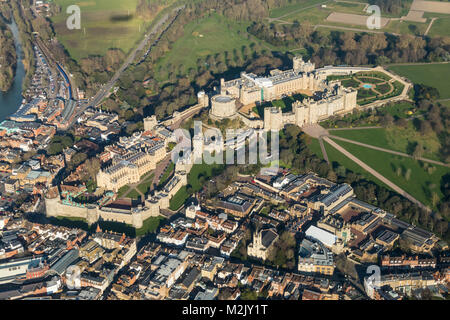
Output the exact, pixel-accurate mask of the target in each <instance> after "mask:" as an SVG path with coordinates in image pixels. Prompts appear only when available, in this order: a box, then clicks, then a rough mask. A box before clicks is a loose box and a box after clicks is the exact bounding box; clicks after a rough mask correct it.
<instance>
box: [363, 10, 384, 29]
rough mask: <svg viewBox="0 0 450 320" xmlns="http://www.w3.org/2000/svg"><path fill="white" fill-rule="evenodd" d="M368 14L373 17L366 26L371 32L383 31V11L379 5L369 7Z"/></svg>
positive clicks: (370, 17) (368, 19)
mask: <svg viewBox="0 0 450 320" xmlns="http://www.w3.org/2000/svg"><path fill="white" fill-rule="evenodd" d="M366 12H367V13H371V14H372V15H371V16H369V17H368V18H367V21H366V25H367V28H369V29H370V30H373V29H381V9H380V7H379V6H377V5H371V6H368V7H367V9H366Z"/></svg>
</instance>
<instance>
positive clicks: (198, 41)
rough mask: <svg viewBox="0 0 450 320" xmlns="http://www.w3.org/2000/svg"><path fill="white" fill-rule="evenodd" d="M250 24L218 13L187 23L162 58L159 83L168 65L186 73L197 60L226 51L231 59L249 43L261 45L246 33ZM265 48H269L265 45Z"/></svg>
mask: <svg viewBox="0 0 450 320" xmlns="http://www.w3.org/2000/svg"><path fill="white" fill-rule="evenodd" d="M249 25H250V22H238V21H231V20H228V19H226V18H225V17H223V16H219V15H218V14H212V15H210V16H209V17H206V18H203V19H199V20H197V21H193V22H191V23H188V24H187V25H186V26H185V28H184V35H183V36H182V37H181V38H179V39H178V40H177V41H176V42H175V43H174V45H173V47H172V49H171V50H170V51H169V52H168V53H167V54H165V55H164V57H162V58H161V59H160V60H159V61H158V63H157V68H161V69H160V70H161V72H159V73H158V74H157V76H158V77H159V79H158V80H160V81H163V80H166V79H167V72H165V70H167V66H168V65H173V66H181V70H180V71H181V72H182V73H184V74H186V73H187V71H188V70H189V69H190V68H197V60H198V59H199V58H206V57H207V56H208V55H211V56H213V55H215V54H217V53H222V54H223V53H225V52H228V53H229V54H230V56H233V50H242V48H243V47H244V46H249V45H250V44H251V43H252V42H254V43H257V44H258V43H262V42H261V41H260V40H258V39H256V38H253V37H252V36H250V35H249V34H248V33H247V28H248V26H249ZM264 46H265V48H266V49H270V48H272V47H271V46H268V45H267V44H266V43H264Z"/></svg>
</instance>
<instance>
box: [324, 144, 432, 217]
mask: <svg viewBox="0 0 450 320" xmlns="http://www.w3.org/2000/svg"><path fill="white" fill-rule="evenodd" d="M323 139H324V140H325V141H326V142H328V143H329V144H330V145H331V146H332V147H334V148H335V149H336V150H338V151H339V152H341V153H342V154H343V155H345V156H346V157H347V158H349V159H350V160H352V161H353V162H355V163H356V164H358V165H359V166H360V167H361V168H363V169H364V170H366V171H367V172H369V173H370V174H372V175H373V176H374V177H375V178H377V179H378V180H380V181H381V182H383V183H384V184H386V185H387V186H389V187H390V188H391V189H392V190H394V191H395V192H397V193H399V194H400V195H402V196H404V197H405V198H407V199H408V200H410V201H411V202H413V203H415V204H417V205H418V206H419V207H420V208H422V209H424V210H426V211H428V212H430V211H431V210H430V209H429V208H428V207H427V206H425V205H424V204H423V203H422V202H420V201H419V200H417V199H416V198H414V197H413V196H412V195H410V194H409V193H407V192H406V191H405V190H403V189H402V188H400V187H399V186H397V185H396V184H394V183H393V182H392V181H390V180H389V179H387V178H386V177H385V176H383V175H381V174H380V173H378V172H377V171H376V170H374V169H373V168H371V167H370V166H368V165H367V164H366V163H364V162H363V161H361V160H359V159H358V158H357V157H355V156H354V155H353V154H351V153H350V152H348V151H347V150H345V149H344V148H343V147H341V146H340V145H338V144H337V143H336V142H334V141H333V140H331V139H330V138H329V137H327V136H325V137H323Z"/></svg>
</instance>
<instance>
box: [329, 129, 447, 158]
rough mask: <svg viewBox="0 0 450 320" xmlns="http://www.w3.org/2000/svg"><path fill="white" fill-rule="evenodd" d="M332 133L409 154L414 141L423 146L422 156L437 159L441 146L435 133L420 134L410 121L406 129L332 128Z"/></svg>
mask: <svg viewBox="0 0 450 320" xmlns="http://www.w3.org/2000/svg"><path fill="white" fill-rule="evenodd" d="M330 133H331V134H332V135H335V136H338V137H342V138H346V139H350V140H355V141H358V142H362V143H366V144H369V145H373V146H376V147H381V148H386V149H390V150H393V151H400V152H404V153H408V154H411V153H412V152H413V151H414V147H415V145H416V143H421V144H422V146H424V149H425V152H424V154H423V157H424V158H429V159H433V160H440V159H439V149H440V147H441V145H440V142H439V139H438V137H437V136H436V133H434V132H433V133H432V134H429V135H426V136H422V135H420V133H418V132H417V131H416V130H415V129H414V128H413V125H412V124H411V123H409V126H408V127H407V128H406V129H403V128H399V127H392V128H380V129H361V130H334V131H330Z"/></svg>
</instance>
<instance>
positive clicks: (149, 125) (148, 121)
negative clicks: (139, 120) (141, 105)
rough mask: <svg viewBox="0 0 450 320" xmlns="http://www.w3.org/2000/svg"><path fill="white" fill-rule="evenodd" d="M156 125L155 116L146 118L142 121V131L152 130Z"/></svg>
mask: <svg viewBox="0 0 450 320" xmlns="http://www.w3.org/2000/svg"><path fill="white" fill-rule="evenodd" d="M157 124H158V120H156V116H155V115H153V116H151V117H147V118H145V119H144V130H145V131H149V130H153V129H154V128H155V127H156V126H157Z"/></svg>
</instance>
